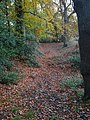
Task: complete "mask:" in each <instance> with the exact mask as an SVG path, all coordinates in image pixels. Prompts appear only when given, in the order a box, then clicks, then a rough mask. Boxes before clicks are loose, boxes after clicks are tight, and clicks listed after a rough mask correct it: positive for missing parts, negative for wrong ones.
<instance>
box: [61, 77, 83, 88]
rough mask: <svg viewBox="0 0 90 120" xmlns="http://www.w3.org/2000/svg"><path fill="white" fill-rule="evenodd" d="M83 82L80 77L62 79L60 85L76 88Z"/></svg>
mask: <svg viewBox="0 0 90 120" xmlns="http://www.w3.org/2000/svg"><path fill="white" fill-rule="evenodd" d="M82 83H83V80H82V79H80V78H72V79H67V80H63V82H62V85H63V86H66V87H70V88H71V89H77V87H78V86H80V85H81V84H82Z"/></svg>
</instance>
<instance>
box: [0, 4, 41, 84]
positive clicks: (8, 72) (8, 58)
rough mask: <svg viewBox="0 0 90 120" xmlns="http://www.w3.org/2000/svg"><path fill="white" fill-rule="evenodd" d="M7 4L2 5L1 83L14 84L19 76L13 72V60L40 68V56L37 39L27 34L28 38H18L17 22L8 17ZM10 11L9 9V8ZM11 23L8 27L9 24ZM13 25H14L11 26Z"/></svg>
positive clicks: (0, 8) (0, 22)
mask: <svg viewBox="0 0 90 120" xmlns="http://www.w3.org/2000/svg"><path fill="white" fill-rule="evenodd" d="M5 9H6V8H5V2H1V5H0V13H1V14H0V83H4V84H5V83H6V84H13V83H15V82H16V81H17V79H18V74H17V73H15V72H12V69H11V68H12V67H13V66H14V63H13V59H14V58H16V57H17V58H19V60H21V59H23V60H24V61H25V62H26V63H27V64H28V65H29V66H30V67H31V66H32V67H38V66H39V64H38V62H37V61H36V56H37V55H38V54H39V51H38V43H37V42H36V41H37V38H36V36H35V35H34V34H31V33H29V32H27V33H26V38H24V37H23V36H20V37H19V36H18V34H17V33H16V32H17V31H15V27H16V22H15V21H14V20H12V19H10V18H7V17H6V12H5V11H6V10H5ZM8 10H9V8H8ZM8 22H9V23H10V26H8V24H7V23H8ZM11 23H12V25H11Z"/></svg>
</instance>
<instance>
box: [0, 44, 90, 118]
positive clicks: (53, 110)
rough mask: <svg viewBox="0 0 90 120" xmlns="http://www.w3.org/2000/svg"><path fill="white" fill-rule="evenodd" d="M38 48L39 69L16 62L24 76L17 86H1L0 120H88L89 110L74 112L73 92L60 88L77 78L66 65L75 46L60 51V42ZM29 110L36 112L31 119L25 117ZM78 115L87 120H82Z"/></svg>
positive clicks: (76, 99) (75, 103)
mask: <svg viewBox="0 0 90 120" xmlns="http://www.w3.org/2000/svg"><path fill="white" fill-rule="evenodd" d="M39 49H40V50H41V51H42V52H43V53H44V56H40V57H38V58H37V59H38V61H39V62H40V64H41V67H40V68H29V67H27V66H26V65H25V64H23V63H20V62H19V61H16V64H17V67H18V68H19V70H20V72H21V74H24V75H25V76H23V79H22V80H20V82H19V83H18V85H12V86H5V85H4V86H3V85H1V84H0V120H12V119H11V118H13V117H15V116H20V117H21V120H90V119H89V112H90V111H89V109H90V108H88V107H87V108H85V107H84V108H83V107H81V106H80V105H79V108H80V110H79V112H77V109H79V108H77V105H78V102H77V101H78V97H77V95H76V93H75V92H73V91H72V90H71V89H70V88H62V82H63V80H66V79H67V78H68V79H71V78H72V77H74V76H76V77H78V78H79V77H80V73H79V71H78V70H74V69H73V68H72V67H71V64H70V63H68V62H67V60H68V59H69V57H70V56H71V55H72V51H75V50H76V47H75V46H72V47H67V48H62V44H61V43H51V44H41V47H40V48H39ZM16 108H17V109H16ZM15 109H16V111H15ZM30 111H33V112H34V113H35V114H34V115H31V117H32V118H31V119H29V117H27V114H28V113H29V112H30ZM83 111H84V113H83V114H82V112H83ZM81 115H84V118H85V116H86V118H85V119H82V118H81V117H82V116H81ZM87 118H88V119H87Z"/></svg>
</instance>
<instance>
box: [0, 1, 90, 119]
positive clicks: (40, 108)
mask: <svg viewBox="0 0 90 120" xmlns="http://www.w3.org/2000/svg"><path fill="white" fill-rule="evenodd" d="M73 7H74V4H73V2H72V1H71V0H0V120H89V119H90V114H89V113H90V106H89V105H90V104H89V103H83V102H82V100H81V97H82V95H83V94H84V93H83V89H82V83H83V80H82V76H81V75H80V71H79V69H80V55H79V48H78V38H79V34H78V23H77V16H76V14H75V11H74V8H73Z"/></svg>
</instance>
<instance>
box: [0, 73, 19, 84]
mask: <svg viewBox="0 0 90 120" xmlns="http://www.w3.org/2000/svg"><path fill="white" fill-rule="evenodd" d="M17 80H18V73H15V72H10V73H9V72H7V73H3V74H2V75H1V76H0V83H3V84H7V85H8V84H16V83H17Z"/></svg>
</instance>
